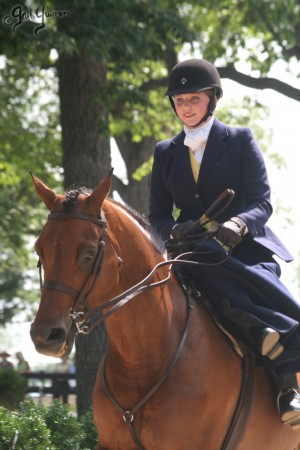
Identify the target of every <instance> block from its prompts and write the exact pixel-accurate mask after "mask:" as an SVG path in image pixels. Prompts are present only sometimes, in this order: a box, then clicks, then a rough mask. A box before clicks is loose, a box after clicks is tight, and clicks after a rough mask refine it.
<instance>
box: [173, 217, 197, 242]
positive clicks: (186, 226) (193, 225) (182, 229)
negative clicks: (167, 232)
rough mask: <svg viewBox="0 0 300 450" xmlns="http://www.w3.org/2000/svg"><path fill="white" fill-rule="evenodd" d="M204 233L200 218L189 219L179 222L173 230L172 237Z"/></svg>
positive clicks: (177, 237)
mask: <svg viewBox="0 0 300 450" xmlns="http://www.w3.org/2000/svg"><path fill="white" fill-rule="evenodd" d="M199 233H203V228H202V226H201V225H200V223H199V221H198V220H188V221H187V222H183V223H177V224H176V225H175V226H174V227H173V228H172V230H171V238H175V239H181V238H183V237H185V236H188V235H191V234H199Z"/></svg>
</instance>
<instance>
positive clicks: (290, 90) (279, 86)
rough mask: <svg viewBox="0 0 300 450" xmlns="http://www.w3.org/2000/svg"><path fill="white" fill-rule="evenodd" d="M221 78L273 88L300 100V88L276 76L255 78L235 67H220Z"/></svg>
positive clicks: (255, 86)
mask: <svg viewBox="0 0 300 450" xmlns="http://www.w3.org/2000/svg"><path fill="white" fill-rule="evenodd" d="M218 71H219V73H220V76H221V78H229V79H230V80H233V81H236V82H237V83H239V84H242V85H243V86H247V87H250V88H253V89H273V90H274V91H276V92H279V93H280V94H283V95H285V96H287V97H289V98H292V99H293V100H296V101H297V102H300V89H296V88H294V87H292V86H291V85H289V84H287V83H284V82H283V81H280V80H277V79H276V78H266V77H261V78H254V77H251V76H250V75H245V74H244V73H241V72H238V71H237V70H236V69H234V68H233V67H218Z"/></svg>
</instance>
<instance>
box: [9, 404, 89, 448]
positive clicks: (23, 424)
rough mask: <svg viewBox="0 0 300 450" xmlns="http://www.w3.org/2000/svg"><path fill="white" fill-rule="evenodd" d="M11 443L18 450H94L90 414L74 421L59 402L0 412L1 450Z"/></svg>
mask: <svg viewBox="0 0 300 450" xmlns="http://www.w3.org/2000/svg"><path fill="white" fill-rule="evenodd" d="M16 432H17V434H16ZM14 439H17V441H16V447H15V448H16V449H18V450H62V448H63V449H64V450H94V449H95V447H96V445H97V441H98V437H97V432H96V429H95V426H94V424H93V418H92V413H91V412H88V413H87V414H86V415H84V416H83V417H81V419H80V420H77V419H76V418H75V417H73V416H72V415H70V414H69V411H68V407H67V406H66V405H63V404H61V403H60V402H59V401H55V402H53V403H52V404H51V405H50V406H48V407H45V406H42V405H40V404H36V403H34V402H33V401H31V400H27V401H25V402H23V403H21V407H20V410H19V411H14V412H10V411H8V410H6V409H4V408H0V450H7V449H8V448H12V443H13V441H14Z"/></svg>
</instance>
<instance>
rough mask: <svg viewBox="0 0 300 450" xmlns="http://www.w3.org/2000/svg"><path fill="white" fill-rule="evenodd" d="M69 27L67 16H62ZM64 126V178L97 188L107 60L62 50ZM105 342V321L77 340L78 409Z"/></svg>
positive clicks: (103, 156) (105, 163)
mask: <svg viewBox="0 0 300 450" xmlns="http://www.w3.org/2000/svg"><path fill="white" fill-rule="evenodd" d="M58 26H59V27H60V30H63V31H64V32H66V33H68V27H69V24H68V21H64V20H59V21H58ZM57 71H58V78H59V98H60V111H61V126H62V148H63V168H64V183H65V187H66V188H70V187H74V186H77V187H78V186H86V187H89V188H94V187H95V186H96V184H97V183H98V182H99V181H100V180H101V179H102V178H103V177H104V176H105V175H106V174H107V172H108V171H109V169H110V167H111V157H110V144H109V136H108V114H107V111H106V110H105V109H104V108H103V105H106V102H105V101H100V96H101V97H102V96H103V98H105V95H106V86H107V79H106V66H105V64H104V63H103V62H102V61H98V60H96V59H94V58H92V57H89V56H85V55H82V54H80V53H76V54H73V55H71V56H69V55H65V54H63V55H60V56H59V59H58V64H57ZM105 348H106V335H105V329H104V326H103V327H98V328H97V329H95V330H94V331H93V332H92V333H91V334H90V335H80V336H79V337H78V338H77V340H76V368H77V386H78V391H77V392H78V393H77V408H78V409H77V412H78V415H79V416H80V415H82V414H84V413H85V412H86V411H87V410H89V409H90V407H91V405H92V390H93V386H94V381H95V377H96V372H97V369H98V366H99V363H100V361H101V359H102V357H103V354H104V352H105Z"/></svg>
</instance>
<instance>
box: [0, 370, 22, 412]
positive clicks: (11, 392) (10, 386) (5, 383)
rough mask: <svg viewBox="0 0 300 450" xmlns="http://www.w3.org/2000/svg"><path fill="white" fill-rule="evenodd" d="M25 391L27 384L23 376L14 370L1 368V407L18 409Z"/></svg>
mask: <svg viewBox="0 0 300 450" xmlns="http://www.w3.org/2000/svg"><path fill="white" fill-rule="evenodd" d="M25 391H26V382H25V380H24V378H23V377H22V375H20V374H19V373H18V372H16V371H15V370H13V369H1V368H0V405H2V406H5V407H6V408H8V409H14V408H17V406H18V404H19V403H20V401H21V400H23V398H24V396H25Z"/></svg>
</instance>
